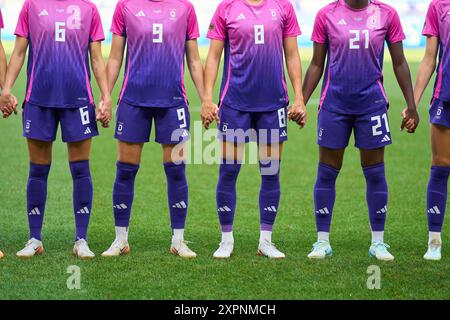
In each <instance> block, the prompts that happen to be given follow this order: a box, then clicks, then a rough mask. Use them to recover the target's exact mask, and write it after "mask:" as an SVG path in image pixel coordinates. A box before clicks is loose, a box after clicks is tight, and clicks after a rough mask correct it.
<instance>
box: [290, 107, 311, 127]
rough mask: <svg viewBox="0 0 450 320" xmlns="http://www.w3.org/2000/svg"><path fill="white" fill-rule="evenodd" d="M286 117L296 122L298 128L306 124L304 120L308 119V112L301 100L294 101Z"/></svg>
mask: <svg viewBox="0 0 450 320" xmlns="http://www.w3.org/2000/svg"><path fill="white" fill-rule="evenodd" d="M288 118H289V120H292V121H294V122H296V123H297V124H298V125H299V126H300V128H303V127H304V126H305V125H306V120H307V119H308V114H307V112H306V106H305V104H304V103H303V102H301V101H300V102H295V103H294V104H293V105H292V106H291V107H290V108H289V111H288Z"/></svg>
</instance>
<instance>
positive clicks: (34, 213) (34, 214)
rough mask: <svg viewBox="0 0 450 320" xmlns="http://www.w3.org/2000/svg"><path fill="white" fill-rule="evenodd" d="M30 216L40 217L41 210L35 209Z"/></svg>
mask: <svg viewBox="0 0 450 320" xmlns="http://www.w3.org/2000/svg"><path fill="white" fill-rule="evenodd" d="M28 215H29V216H40V215H41V212H40V211H39V208H34V209H33V210H31V211H30V212H29V213H28Z"/></svg>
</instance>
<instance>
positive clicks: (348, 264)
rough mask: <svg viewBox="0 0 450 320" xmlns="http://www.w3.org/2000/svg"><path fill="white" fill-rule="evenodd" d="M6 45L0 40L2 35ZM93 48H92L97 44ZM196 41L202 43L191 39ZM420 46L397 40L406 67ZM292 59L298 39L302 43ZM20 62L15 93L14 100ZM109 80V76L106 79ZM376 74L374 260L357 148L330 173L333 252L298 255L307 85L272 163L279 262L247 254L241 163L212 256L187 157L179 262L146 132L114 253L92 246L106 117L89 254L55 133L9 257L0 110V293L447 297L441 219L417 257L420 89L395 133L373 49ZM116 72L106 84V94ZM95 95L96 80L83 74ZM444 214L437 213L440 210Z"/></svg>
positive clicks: (422, 170)
mask: <svg viewBox="0 0 450 320" xmlns="http://www.w3.org/2000/svg"><path fill="white" fill-rule="evenodd" d="M8 48H9V49H8V51H9V50H10V45H9V46H8ZM105 51H106V50H105ZM202 52H203V54H204V50H202ZM421 55H422V52H421V51H408V57H409V58H410V66H411V69H412V72H413V77H414V76H415V74H416V72H417V68H418V62H419V60H420V57H421ZM302 56H303V58H304V67H305V68H306V67H307V63H308V62H309V58H310V56H311V53H310V51H308V50H306V51H303V50H302ZM186 77H187V80H186V85H187V91H188V96H189V99H190V101H191V110H192V115H191V117H192V120H199V100H198V98H197V96H196V93H195V89H194V87H193V84H192V82H191V80H190V79H189V75H187V76H186ZM25 81H26V79H25V73H24V70H23V71H22V73H21V75H20V78H19V79H18V81H17V85H16V88H15V90H14V92H15V94H16V95H17V96H18V97H20V98H21V99H22V97H23V96H24V90H25ZM120 82H121V81H120ZM385 84H386V89H387V93H388V95H389V97H390V101H391V110H390V121H391V128H392V131H393V140H394V144H393V145H392V146H391V147H389V148H388V149H387V156H386V163H387V175H388V181H389V186H390V208H389V209H390V210H389V216H388V221H387V231H386V234H385V238H386V241H387V242H388V243H389V244H390V245H391V247H392V253H393V254H394V255H395V256H396V260H395V261H394V262H392V263H381V262H377V261H375V260H372V259H370V258H369V257H368V253H367V251H368V247H369V243H370V230H369V222H368V213H367V209H366V202H365V181H364V178H363V175H362V171H361V168H360V165H359V153H358V152H357V150H356V149H355V148H353V147H349V148H348V151H347V154H346V157H345V164H344V168H343V170H342V174H341V175H340V177H339V179H338V183H337V202H336V208H335V213H334V220H333V226H332V238H331V240H332V244H333V249H334V256H333V257H332V258H330V259H327V260H325V261H309V260H308V259H307V258H306V255H307V253H308V252H309V250H310V246H311V244H312V243H313V242H314V241H315V240H316V234H315V225H314V214H313V212H314V211H313V198H312V192H313V186H314V181H315V174H316V167H317V160H318V151H317V146H316V137H315V130H316V117H317V107H316V105H317V101H318V100H317V99H318V91H319V90H317V91H316V95H315V97H314V99H315V100H314V101H313V103H311V104H310V105H309V123H308V125H307V127H306V128H305V129H303V130H299V129H297V128H296V126H294V125H293V124H290V126H289V130H290V132H289V141H288V143H287V144H286V146H285V151H284V158H283V164H282V171H281V183H282V200H281V205H280V212H279V216H278V219H277V223H276V226H275V229H274V241H275V242H276V244H277V245H278V246H279V248H280V249H282V250H283V251H284V252H286V254H287V259H285V260H283V261H269V260H268V259H265V258H261V257H257V256H256V249H257V244H258V235H259V211H258V200H257V199H258V191H259V181H260V179H259V176H258V168H257V166H256V165H246V166H245V167H243V170H242V171H241V174H240V177H239V180H238V207H237V212H236V223H235V238H236V248H235V255H234V256H233V257H232V259H230V260H229V261H215V260H213V259H212V253H213V252H214V250H215V249H216V248H217V245H218V243H219V240H220V230H219V223H218V218H217V214H216V208H215V198H214V197H215V186H216V183H217V174H218V166H217V165H190V166H189V167H188V169H187V174H188V180H189V183H190V185H189V186H190V208H189V216H188V220H187V227H186V238H187V239H188V240H190V241H191V242H192V243H191V246H192V249H194V250H195V251H196V252H197V253H198V254H199V257H198V258H197V259H196V260H192V261H185V260H182V259H179V258H177V257H174V256H172V255H170V254H169V245H170V236H171V231H170V225H169V213H168V205H167V200H166V183H165V175H164V172H163V168H162V158H161V148H160V146H158V145H157V144H156V143H150V144H148V145H146V147H145V152H144V154H143V161H142V166H141V170H140V172H139V175H138V178H137V182H136V197H135V203H134V206H133V214H132V221H131V229H130V244H131V246H132V252H131V254H130V255H128V256H122V257H119V258H117V259H105V258H102V257H101V256H100V253H101V252H102V251H103V250H105V249H106V248H107V247H108V246H109V245H110V244H111V241H112V240H113V239H114V227H113V213H112V195H111V194H112V186H113V182H114V178H115V177H114V175H115V161H116V142H115V140H114V139H113V137H112V136H113V130H112V129H109V130H104V129H102V130H101V136H100V137H98V138H96V139H95V140H94V143H93V151H92V158H91V168H92V174H93V180H94V188H95V200H94V208H93V215H92V219H91V226H90V230H89V240H90V246H91V249H92V250H93V251H94V252H95V253H96V254H97V257H96V258H95V259H94V260H92V261H80V260H77V259H75V258H74V257H73V256H72V255H71V250H72V245H73V239H74V218H73V212H72V199H71V194H72V180H71V177H70V172H69V167H68V162H67V154H66V153H67V152H66V147H65V145H64V144H62V143H61V141H60V138H58V140H57V143H55V145H54V156H53V158H54V160H53V164H52V171H51V173H50V178H49V190H48V202H47V209H46V212H45V223H44V230H43V237H44V245H45V248H46V252H45V254H44V255H43V256H39V257H36V258H34V259H32V260H25V261H23V260H19V259H18V258H16V257H15V252H16V251H17V250H19V249H21V247H22V246H23V244H24V242H25V241H26V240H27V236H28V227H27V215H26V205H25V188H26V181H27V173H28V158H27V149H26V144H25V140H24V138H22V136H21V119H20V114H19V116H13V117H12V118H11V119H10V120H8V121H4V120H2V121H0V136H1V139H0V150H1V151H0V157H1V162H0V164H1V165H0V181H1V183H0V199H1V205H0V248H1V249H2V250H3V251H4V253H5V254H6V257H5V259H3V260H2V261H1V262H0V299H396V298H397V299H431V298H432V299H449V298H450V269H449V262H450V251H449V249H448V248H449V234H450V227H449V226H450V224H449V223H447V224H446V225H445V227H444V230H443V241H444V244H445V246H444V252H443V253H444V257H443V259H442V261H440V262H437V263H432V262H427V261H424V260H423V259H422V256H423V254H424V252H425V250H426V241H427V225H426V211H425V210H426V203H425V202H426V185H427V180H428V173H429V167H430V143H429V124H428V114H427V101H429V99H430V96H431V90H428V91H427V93H426V95H425V98H424V102H423V103H422V105H421V106H420V114H421V116H422V122H421V125H420V128H419V129H418V131H417V133H416V134H415V135H408V134H406V133H402V132H400V112H401V109H402V108H403V106H404V104H405V103H404V100H403V97H402V95H401V92H400V89H399V87H398V85H397V83H396V81H395V78H394V75H393V72H392V65H391V63H390V62H389V61H386V65H385ZM119 87H120V85H118V86H117V87H116V90H115V93H114V97H113V99H114V100H117V96H118V90H119ZM94 90H95V93H96V97H98V90H97V88H96V85H94ZM447 222H448V221H447ZM71 265H76V266H79V267H80V268H81V289H80V290H69V289H67V286H66V281H67V278H68V277H69V276H70V275H69V274H68V273H67V268H68V267H69V266H71ZM370 265H378V266H379V267H380V268H381V290H368V289H367V286H366V282H367V278H368V276H369V275H368V274H367V273H366V271H367V268H368V267H369V266H370Z"/></svg>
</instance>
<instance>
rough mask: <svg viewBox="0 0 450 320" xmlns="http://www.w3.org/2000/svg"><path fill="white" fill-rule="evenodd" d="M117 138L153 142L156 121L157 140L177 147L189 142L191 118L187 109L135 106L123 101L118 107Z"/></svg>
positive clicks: (136, 141)
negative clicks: (153, 126) (151, 138)
mask: <svg viewBox="0 0 450 320" xmlns="http://www.w3.org/2000/svg"><path fill="white" fill-rule="evenodd" d="M116 118H117V120H116V133H115V138H116V139H117V140H120V141H124V142H131V143H145V142H149V141H150V134H151V131H152V122H153V119H154V120H155V141H156V142H158V143H160V144H178V143H181V142H184V141H187V140H189V136H190V134H189V127H190V115H189V108H188V107H186V106H181V107H175V108H153V107H152V108H150V107H136V106H132V105H129V104H128V103H126V102H123V101H121V102H120V103H119V106H118V107H117V115H116Z"/></svg>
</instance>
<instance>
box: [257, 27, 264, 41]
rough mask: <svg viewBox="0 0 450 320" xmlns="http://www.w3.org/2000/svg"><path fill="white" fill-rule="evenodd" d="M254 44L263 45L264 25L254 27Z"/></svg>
mask: <svg viewBox="0 0 450 320" xmlns="http://www.w3.org/2000/svg"><path fill="white" fill-rule="evenodd" d="M255 44H258V45H261V44H264V25H262V24H258V25H255Z"/></svg>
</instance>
